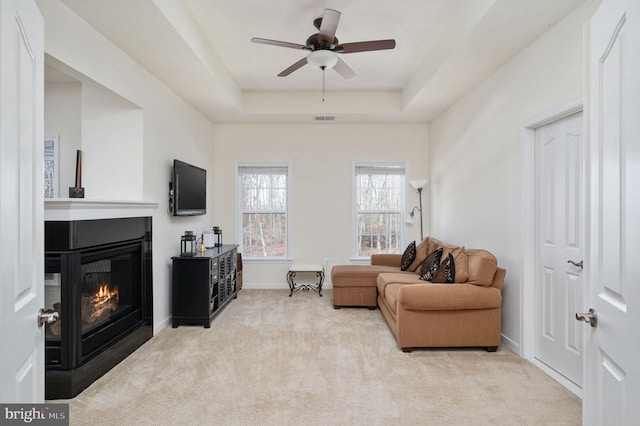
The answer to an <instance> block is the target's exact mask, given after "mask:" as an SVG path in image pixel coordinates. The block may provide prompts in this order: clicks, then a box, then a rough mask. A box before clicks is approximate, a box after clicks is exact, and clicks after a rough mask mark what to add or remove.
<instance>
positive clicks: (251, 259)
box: [242, 257, 293, 264]
mask: <svg viewBox="0 0 640 426" xmlns="http://www.w3.org/2000/svg"><path fill="white" fill-rule="evenodd" d="M291 262H293V259H291V258H288V257H286V258H285V257H243V258H242V263H255V264H268V263H270V264H284V263H286V264H289V263H291Z"/></svg>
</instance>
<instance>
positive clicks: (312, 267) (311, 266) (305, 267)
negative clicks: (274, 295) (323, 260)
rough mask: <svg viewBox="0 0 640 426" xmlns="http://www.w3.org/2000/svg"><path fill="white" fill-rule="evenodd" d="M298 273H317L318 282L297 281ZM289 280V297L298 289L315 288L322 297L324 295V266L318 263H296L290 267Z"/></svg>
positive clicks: (307, 289)
mask: <svg viewBox="0 0 640 426" xmlns="http://www.w3.org/2000/svg"><path fill="white" fill-rule="evenodd" d="M298 273H301V274H311V273H313V274H315V275H316V278H317V280H318V282H316V283H311V284H309V283H306V284H305V283H296V282H295V278H296V275H297V274H298ZM287 282H288V283H289V289H290V290H291V292H290V293H289V297H291V295H293V293H294V292H296V291H298V290H305V291H309V290H313V291H317V292H318V294H319V295H320V297H322V283H323V282H324V268H323V267H322V265H320V264H318V263H294V264H292V265H291V266H290V267H289V272H288V273H287Z"/></svg>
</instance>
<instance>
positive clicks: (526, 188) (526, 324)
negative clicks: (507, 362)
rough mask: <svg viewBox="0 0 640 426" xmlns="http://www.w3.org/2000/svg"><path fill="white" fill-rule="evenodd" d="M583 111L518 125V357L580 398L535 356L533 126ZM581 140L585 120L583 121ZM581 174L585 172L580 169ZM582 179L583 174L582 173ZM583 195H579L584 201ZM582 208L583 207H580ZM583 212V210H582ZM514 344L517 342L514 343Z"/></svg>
mask: <svg viewBox="0 0 640 426" xmlns="http://www.w3.org/2000/svg"><path fill="white" fill-rule="evenodd" d="M583 111H584V100H583V99H582V98H579V99H576V100H574V101H571V102H569V103H567V104H565V105H562V106H560V107H557V108H552V109H549V110H546V111H543V112H542V113H540V114H538V115H536V116H534V117H532V118H531V119H529V120H527V121H525V122H524V123H523V124H522V125H521V128H520V134H519V136H518V142H519V150H518V151H519V153H520V155H519V157H520V158H519V166H520V200H519V205H520V213H519V216H520V229H521V231H522V232H521V237H520V239H521V248H522V254H523V256H522V259H523V261H522V276H521V282H522V292H521V294H520V312H521V313H522V316H521V322H520V335H521V336H522V340H521V342H522V346H521V347H520V348H519V349H520V350H519V353H520V356H522V357H523V358H525V359H526V360H528V361H529V362H531V363H532V364H534V365H535V366H536V367H538V368H540V369H541V370H543V371H544V372H545V373H547V374H548V375H549V376H551V377H552V378H553V379H554V380H555V381H557V382H558V383H560V384H561V385H563V386H564V387H565V388H567V389H568V390H569V391H571V392H572V393H574V394H575V395H576V396H578V397H580V398H582V389H581V388H580V387H578V386H577V385H576V384H575V383H573V382H571V381H570V380H568V379H567V378H565V377H564V376H562V375H561V374H559V373H558V372H556V371H555V370H553V369H551V368H549V367H548V366H546V365H545V364H544V363H542V362H540V361H538V360H537V359H536V358H535V357H534V354H535V322H534V318H535V231H536V217H535V199H536V193H535V189H536V184H535V178H536V173H535V129H537V128H539V127H542V126H545V125H547V124H550V123H553V122H554V121H558V120H561V119H563V118H565V117H568V116H570V115H573V114H576V113H579V112H583ZM583 141H584V122H583ZM583 174H584V171H583ZM583 178H584V176H583ZM584 202H585V197H582V203H583V204H584ZM583 207H584V206H583ZM583 211H584V209H583ZM516 346H517V345H516Z"/></svg>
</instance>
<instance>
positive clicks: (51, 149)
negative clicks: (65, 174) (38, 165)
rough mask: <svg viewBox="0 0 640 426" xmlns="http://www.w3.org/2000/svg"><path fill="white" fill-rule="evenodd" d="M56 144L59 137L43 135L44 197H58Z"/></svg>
mask: <svg viewBox="0 0 640 426" xmlns="http://www.w3.org/2000/svg"><path fill="white" fill-rule="evenodd" d="M58 144H59V137H58V136H57V135H55V136H45V137H44V198H58V197H59V195H58V194H59V192H58V189H59V188H58V178H59V174H60V173H59V170H58V169H59V167H60V165H59V163H58V148H59V147H58Z"/></svg>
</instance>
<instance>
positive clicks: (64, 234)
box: [45, 217, 153, 399]
mask: <svg viewBox="0 0 640 426" xmlns="http://www.w3.org/2000/svg"><path fill="white" fill-rule="evenodd" d="M151 268H152V265H151V218H150V217H129V218H116V219H98V220H71V221H46V222H45V309H47V310H49V311H57V312H58V313H59V314H60V319H59V320H58V321H56V322H54V323H52V324H47V326H46V330H45V339H46V341H45V358H46V373H45V397H46V398H47V399H58V398H73V397H74V396H76V395H77V394H79V393H80V392H81V391H82V390H84V389H85V388H86V387H87V386H89V385H90V384H91V383H93V382H94V381H95V380H96V379H97V378H99V377H100V376H102V375H103V374H104V373H106V372H107V371H108V370H110V369H111V368H112V367H113V366H115V365H116V364H117V363H118V362H120V361H122V360H123V359H124V358H126V357H127V356H128V355H129V354H130V353H132V352H133V351H135V350H136V349H137V348H138V347H139V346H141V345H142V344H143V343H144V342H145V341H147V340H148V339H150V338H151V336H152V335H153V330H152V322H153V321H152V269H151Z"/></svg>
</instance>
